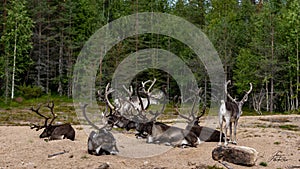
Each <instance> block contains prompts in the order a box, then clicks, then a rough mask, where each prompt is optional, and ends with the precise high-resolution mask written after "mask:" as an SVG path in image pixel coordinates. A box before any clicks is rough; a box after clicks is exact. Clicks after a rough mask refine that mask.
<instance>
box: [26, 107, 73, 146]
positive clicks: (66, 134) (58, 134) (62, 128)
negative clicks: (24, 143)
mask: <svg viewBox="0 0 300 169" xmlns="http://www.w3.org/2000/svg"><path fill="white" fill-rule="evenodd" d="M45 107H47V108H49V109H50V111H51V114H52V118H51V117H47V116H45V115H43V114H41V113H40V112H39V110H40V108H41V105H40V106H39V107H38V108H37V109H34V108H33V107H31V108H30V110H31V111H33V112H35V113H36V114H37V115H39V116H41V117H43V118H44V119H45V122H44V125H42V126H41V125H36V124H32V126H31V127H30V128H31V129H36V131H38V130H40V129H42V128H44V131H43V132H42V133H41V134H40V138H46V137H48V138H49V140H60V139H65V138H66V139H70V140H72V141H74V139H75V130H74V128H73V127H72V126H71V124H68V123H66V124H55V125H53V124H52V123H53V122H54V120H55V119H56V118H57V115H56V114H55V113H54V110H53V109H54V102H53V101H52V102H51V105H50V103H48V104H47V105H46V106H45ZM49 119H51V121H50V123H49V124H48V120H49Z"/></svg>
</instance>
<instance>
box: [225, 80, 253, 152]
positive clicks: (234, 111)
mask: <svg viewBox="0 0 300 169" xmlns="http://www.w3.org/2000/svg"><path fill="white" fill-rule="evenodd" d="M229 83H230V80H228V81H227V82H226V83H225V94H226V95H227V96H228V98H229V99H230V101H226V102H225V101H224V100H221V107H220V110H219V123H220V130H221V132H220V141H219V145H222V142H221V139H222V135H221V133H222V130H223V121H225V132H224V134H225V143H224V145H225V146H227V145H228V142H227V129H228V127H229V130H230V140H229V142H230V143H233V144H237V142H236V128H237V125H238V120H239V118H240V116H241V115H242V113H243V112H242V107H243V104H244V103H245V102H246V101H247V99H248V95H249V93H250V92H251V91H252V83H250V90H249V91H247V92H246V94H245V96H244V97H243V99H242V100H241V101H236V100H235V99H233V98H232V97H231V96H230V94H229V93H228V91H227V85H228V84H229ZM232 123H233V124H234V139H233V141H232Z"/></svg>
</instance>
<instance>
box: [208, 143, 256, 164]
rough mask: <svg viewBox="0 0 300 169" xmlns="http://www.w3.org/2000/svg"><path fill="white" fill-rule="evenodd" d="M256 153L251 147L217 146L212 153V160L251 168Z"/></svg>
mask: <svg viewBox="0 0 300 169" xmlns="http://www.w3.org/2000/svg"><path fill="white" fill-rule="evenodd" d="M257 155H258V152H257V151H256V150H255V149H254V148H251V147H245V146H228V147H225V146H219V147H216V148H215V149H214V150H213V151H212V158H213V159H214V160H216V161H227V162H229V163H233V164H238V165H244V166H253V165H255V162H256V160H257Z"/></svg>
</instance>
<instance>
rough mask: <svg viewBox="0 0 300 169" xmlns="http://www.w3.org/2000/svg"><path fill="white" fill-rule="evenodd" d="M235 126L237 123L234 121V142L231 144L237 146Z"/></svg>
mask: <svg viewBox="0 0 300 169" xmlns="http://www.w3.org/2000/svg"><path fill="white" fill-rule="evenodd" d="M237 124H238V121H237V120H236V121H235V122H234V140H233V142H232V144H235V145H236V144H237V142H236V128H237Z"/></svg>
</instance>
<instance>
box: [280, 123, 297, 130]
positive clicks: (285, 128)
mask: <svg viewBox="0 0 300 169" xmlns="http://www.w3.org/2000/svg"><path fill="white" fill-rule="evenodd" d="M279 128H281V129H284V130H291V131H299V126H297V125H292V124H287V125H280V126H279Z"/></svg>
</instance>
